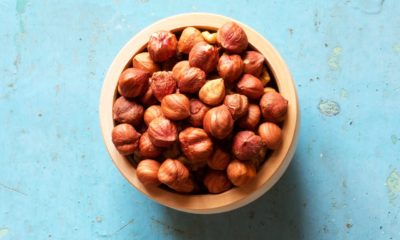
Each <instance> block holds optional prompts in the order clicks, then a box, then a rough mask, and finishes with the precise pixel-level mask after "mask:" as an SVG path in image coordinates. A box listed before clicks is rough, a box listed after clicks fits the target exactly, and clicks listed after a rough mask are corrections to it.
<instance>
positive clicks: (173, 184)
mask: <svg viewBox="0 0 400 240" xmlns="http://www.w3.org/2000/svg"><path fill="white" fill-rule="evenodd" d="M158 180H159V181H160V182H161V183H164V184H165V185H167V186H168V187H170V188H172V189H174V190H175V191H178V192H191V191H193V189H194V183H193V181H192V180H191V178H190V173H189V169H187V167H186V166H185V165H183V164H182V163H181V162H180V161H178V160H175V159H166V160H165V161H164V162H163V163H162V164H161V166H160V169H159V170H158Z"/></svg>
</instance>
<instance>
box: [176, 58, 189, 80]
mask: <svg viewBox="0 0 400 240" xmlns="http://www.w3.org/2000/svg"><path fill="white" fill-rule="evenodd" d="M188 68H190V65H189V61H187V60H185V61H180V62H178V63H177V64H175V65H174V67H173V68H172V77H173V78H174V79H175V80H176V81H178V80H179V79H180V78H181V76H182V75H183V72H184V71H185V70H186V69H188Z"/></svg>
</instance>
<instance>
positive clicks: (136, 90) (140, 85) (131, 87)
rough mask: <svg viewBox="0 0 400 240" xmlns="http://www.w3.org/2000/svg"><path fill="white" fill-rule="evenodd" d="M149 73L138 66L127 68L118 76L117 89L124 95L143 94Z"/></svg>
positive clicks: (147, 83) (146, 86) (134, 95)
mask: <svg viewBox="0 0 400 240" xmlns="http://www.w3.org/2000/svg"><path fill="white" fill-rule="evenodd" d="M149 78H150V73H149V72H148V71H145V70H142V69H138V68H127V69H125V70H124V71H123V72H122V73H121V76H120V77H119V80H118V91H119V93H120V94H121V95H122V96H124V97H132V98H133V97H137V96H140V95H143V94H144V93H145V92H146V91H147V88H148V86H149Z"/></svg>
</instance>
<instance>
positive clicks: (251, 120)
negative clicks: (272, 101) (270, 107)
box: [236, 104, 261, 130]
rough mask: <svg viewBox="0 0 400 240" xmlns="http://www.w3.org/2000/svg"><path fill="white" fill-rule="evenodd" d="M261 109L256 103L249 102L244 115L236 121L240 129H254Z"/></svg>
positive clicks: (258, 120)
mask: <svg viewBox="0 0 400 240" xmlns="http://www.w3.org/2000/svg"><path fill="white" fill-rule="evenodd" d="M260 118H261V110H260V107H259V106H258V105H257V104H249V110H248V111H247V113H246V115H244V116H243V117H241V118H239V119H238V120H237V121H236V122H237V125H238V126H239V127H240V128H241V129H245V130H255V129H256V128H257V126H258V123H259V122H260Z"/></svg>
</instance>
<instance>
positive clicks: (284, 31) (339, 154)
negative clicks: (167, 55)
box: [0, 0, 400, 239]
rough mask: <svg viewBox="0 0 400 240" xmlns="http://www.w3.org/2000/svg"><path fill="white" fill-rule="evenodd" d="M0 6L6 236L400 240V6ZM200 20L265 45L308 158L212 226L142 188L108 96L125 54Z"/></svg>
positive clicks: (0, 235) (302, 155) (370, 1)
mask: <svg viewBox="0 0 400 240" xmlns="http://www.w3.org/2000/svg"><path fill="white" fill-rule="evenodd" d="M55 2H56V1H33V0H32V1H31V0H19V1H17V2H14V1H5V0H3V1H0V46H1V54H0V126H1V131H0V142H1V145H0V239H144V238H146V239H213V238H214V239H215V238H216V237H223V238H224V239H400V233H399V231H400V230H399V229H400V223H399V218H400V120H399V118H400V108H399V103H400V72H399V65H400V38H399V36H400V21H398V20H399V18H398V14H399V12H400V3H399V2H398V1H396V0H386V1H380V0H341V1H317V0H310V1H307V3H305V2H304V1H261V0H259V1H233V3H232V1H218V2H216V1H211V0H210V1H193V2H180V3H178V2H172V1H152V0H150V1H146V0H141V1H122V0H121V1H119V0H118V1H117V0H114V1H94V0H92V1H86V2H85V3H83V1H59V2H58V3H55ZM191 11H195V12H196V11H201V12H212V13H219V14H223V15H226V16H229V17H233V18H236V19H237V20H239V21H242V22H243V23H245V24H248V25H250V26H251V27H253V28H254V29H255V30H257V31H258V32H260V33H261V34H262V35H264V36H265V37H266V38H267V39H268V40H269V41H271V43H272V44H273V45H274V46H275V47H276V48H277V49H278V51H279V52H280V53H281V54H282V56H283V58H284V59H285V60H286V62H287V64H288V66H289V68H290V69H291V72H292V74H293V76H294V78H295V80H296V84H297V86H298V92H299V98H300V101H301V110H302V123H301V134H300V141H299V145H298V148H297V152H296V154H295V157H294V159H293V162H292V164H291V165H290V167H289V169H288V171H287V173H286V174H285V175H284V176H283V178H282V179H281V180H280V181H279V183H278V184H277V185H276V186H275V187H274V188H273V189H272V190H271V191H270V192H268V193H267V194H265V195H264V196H263V197H261V198H260V199H259V200H257V201H256V202H254V203H252V204H250V205H248V206H246V207H244V208H241V209H239V210H237V211H234V212H230V213H224V214H218V215H211V216H199V215H190V214H185V213H180V212H176V211H174V210H170V209H167V208H165V207H162V206H160V205H158V204H156V203H154V202H152V201H151V200H149V199H147V198H146V197H144V196H142V195H141V194H140V193H139V192H138V191H136V190H135V189H134V188H132V187H131V186H130V185H129V184H128V183H127V181H125V179H124V178H123V177H122V176H121V175H120V174H119V172H118V170H117V169H116V168H115V167H114V165H113V164H112V162H111V160H110V158H109V156H108V154H107V153H106V151H105V147H104V145H103V142H102V138H101V133H100V130H99V123H98V109H97V108H98V100H99V94H100V89H101V86H102V81H103V77H104V74H105V71H106V70H107V68H108V66H109V64H110V63H111V61H112V60H113V58H114V57H115V55H116V54H117V52H118V50H119V49H120V48H121V47H122V46H123V44H124V43H125V42H126V41H128V39H130V38H131V37H132V36H133V35H135V34H136V33H137V32H138V31H140V30H141V29H142V28H144V27H146V26H147V25H149V24H151V23H153V22H154V21H156V20H159V19H161V18H164V17H167V16H170V15H174V14H178V13H184V12H191Z"/></svg>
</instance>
